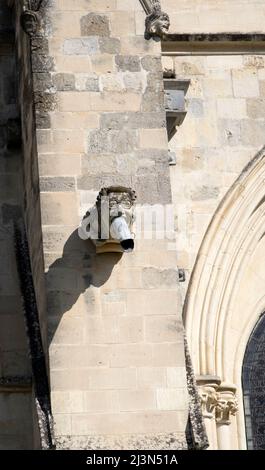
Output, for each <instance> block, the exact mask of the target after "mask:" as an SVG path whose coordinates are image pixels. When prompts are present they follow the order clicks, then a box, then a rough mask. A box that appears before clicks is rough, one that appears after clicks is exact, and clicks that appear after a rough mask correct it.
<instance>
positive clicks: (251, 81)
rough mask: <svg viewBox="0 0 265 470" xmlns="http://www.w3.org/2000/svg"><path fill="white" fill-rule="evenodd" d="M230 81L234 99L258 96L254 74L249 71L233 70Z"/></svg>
mask: <svg viewBox="0 0 265 470" xmlns="http://www.w3.org/2000/svg"><path fill="white" fill-rule="evenodd" d="M232 80H233V90H234V95H235V96H236V97H244V98H252V97H257V96H259V83H258V78H257V74H256V73H253V72H251V71H249V70H234V71H233V72H232Z"/></svg>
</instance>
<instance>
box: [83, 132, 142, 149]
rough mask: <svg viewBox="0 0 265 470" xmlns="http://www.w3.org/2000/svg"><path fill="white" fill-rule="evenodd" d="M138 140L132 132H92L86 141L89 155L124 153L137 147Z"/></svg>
mask: <svg viewBox="0 0 265 470" xmlns="http://www.w3.org/2000/svg"><path fill="white" fill-rule="evenodd" d="M137 143H138V139H137V135H136V132H134V131H133V130H131V131H129V130H120V131H116V130H111V131H108V132H106V131H102V130H96V131H92V132H91V133H90V135H89V139H88V151H89V152H90V153H102V152H103V153H104V152H105V153H126V152H131V151H132V150H134V149H135V148H136V147H137Z"/></svg>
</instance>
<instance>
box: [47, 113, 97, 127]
mask: <svg viewBox="0 0 265 470" xmlns="http://www.w3.org/2000/svg"><path fill="white" fill-rule="evenodd" d="M99 119H100V115H99V114H98V113H93V112H91V113H90V112H85V111H83V112H71V111H69V112H60V113H57V112H56V113H51V122H52V127H53V128H55V129H94V128H95V129H96V128H98V127H99Z"/></svg>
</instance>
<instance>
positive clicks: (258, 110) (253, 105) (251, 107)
mask: <svg viewBox="0 0 265 470" xmlns="http://www.w3.org/2000/svg"><path fill="white" fill-rule="evenodd" d="M246 104H247V115H248V117H250V118H252V119H259V118H263V119H264V117H265V100H264V99H255V98H253V99H247V100H246Z"/></svg>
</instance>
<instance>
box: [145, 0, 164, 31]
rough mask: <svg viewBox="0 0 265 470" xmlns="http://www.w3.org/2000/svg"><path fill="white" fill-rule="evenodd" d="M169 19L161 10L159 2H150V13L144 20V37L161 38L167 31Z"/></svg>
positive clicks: (155, 0)
mask: <svg viewBox="0 0 265 470" xmlns="http://www.w3.org/2000/svg"><path fill="white" fill-rule="evenodd" d="M169 26H170V19H169V16H168V14H167V13H165V12H163V11H162V10H161V5H160V2H159V1H157V0H154V1H152V4H151V11H150V13H149V14H148V15H147V17H146V19H145V37H146V39H149V38H151V37H160V38H163V37H164V36H165V35H166V34H167V33H168V30H169Z"/></svg>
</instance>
